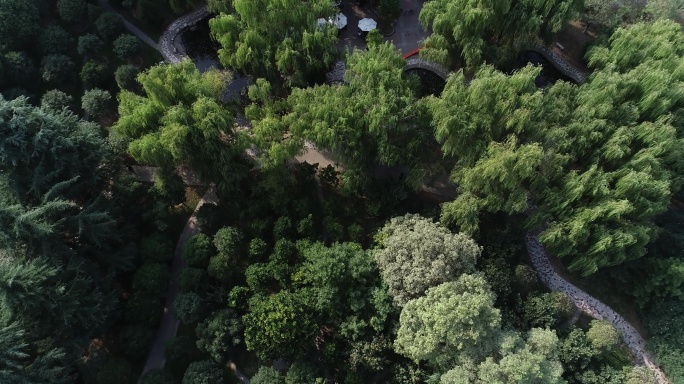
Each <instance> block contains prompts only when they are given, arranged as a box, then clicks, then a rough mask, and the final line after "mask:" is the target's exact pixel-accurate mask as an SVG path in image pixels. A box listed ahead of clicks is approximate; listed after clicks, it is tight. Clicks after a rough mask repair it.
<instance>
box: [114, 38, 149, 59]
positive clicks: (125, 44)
mask: <svg viewBox="0 0 684 384" xmlns="http://www.w3.org/2000/svg"><path fill="white" fill-rule="evenodd" d="M142 49H143V43H142V41H140V39H138V38H137V37H135V36H133V35H129V34H127V33H125V34H123V35H121V36H119V37H117V38H116V40H114V53H116V55H117V56H119V58H120V59H121V60H126V59H130V58H132V57H135V56H137V55H138V54H140V52H142Z"/></svg>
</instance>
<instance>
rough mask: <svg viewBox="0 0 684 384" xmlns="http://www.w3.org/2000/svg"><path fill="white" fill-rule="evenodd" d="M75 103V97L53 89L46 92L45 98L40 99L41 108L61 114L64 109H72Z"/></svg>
mask: <svg viewBox="0 0 684 384" xmlns="http://www.w3.org/2000/svg"><path fill="white" fill-rule="evenodd" d="M73 102H74V98H73V97H71V96H69V95H67V94H66V93H64V92H62V91H60V90H58V89H51V90H49V91H47V92H45V93H44V94H43V97H41V98H40V107H41V108H43V109H48V110H51V111H55V112H59V111H61V110H62V109H64V108H69V107H71V106H72V105H73V104H72V103H73Z"/></svg>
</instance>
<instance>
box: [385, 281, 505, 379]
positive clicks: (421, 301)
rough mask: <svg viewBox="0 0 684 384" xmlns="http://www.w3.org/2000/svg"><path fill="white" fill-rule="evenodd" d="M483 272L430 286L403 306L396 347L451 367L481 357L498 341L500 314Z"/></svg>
mask: <svg viewBox="0 0 684 384" xmlns="http://www.w3.org/2000/svg"><path fill="white" fill-rule="evenodd" d="M493 305H494V295H493V294H492V292H491V291H490V290H489V287H488V286H487V282H486V281H485V280H484V278H482V277H481V276H477V275H467V274H465V275H461V277H459V278H458V280H456V281H453V282H448V283H443V284H441V285H438V286H436V287H433V288H430V289H428V291H427V293H426V294H425V296H423V297H419V298H417V299H413V300H411V301H409V302H408V303H406V305H404V308H403V309H402V311H401V317H400V319H399V330H398V331H397V337H396V339H395V340H394V347H395V349H396V351H397V352H398V353H400V354H402V355H405V356H407V357H409V358H411V359H412V360H414V361H427V362H428V363H429V364H430V365H431V366H433V367H435V368H438V369H442V370H448V369H450V368H451V367H453V366H454V365H456V364H457V363H458V362H459V361H461V360H462V359H473V360H475V361H481V360H483V359H484V358H485V357H487V356H489V355H490V354H491V353H492V351H493V350H494V348H495V347H496V344H497V343H498V340H499V335H500V333H501V329H500V322H501V316H500V314H499V310H498V309H496V308H494V307H493Z"/></svg>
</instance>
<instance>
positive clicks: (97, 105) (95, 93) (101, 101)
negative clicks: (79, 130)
mask: <svg viewBox="0 0 684 384" xmlns="http://www.w3.org/2000/svg"><path fill="white" fill-rule="evenodd" d="M112 103H113V100H112V95H111V94H110V93H109V91H106V90H103V89H98V88H93V89H90V90H87V91H85V93H84V94H83V96H82V97H81V108H83V110H84V111H85V112H86V113H88V114H89V115H91V116H95V117H100V116H104V115H106V114H108V113H109V111H110V110H111V108H112Z"/></svg>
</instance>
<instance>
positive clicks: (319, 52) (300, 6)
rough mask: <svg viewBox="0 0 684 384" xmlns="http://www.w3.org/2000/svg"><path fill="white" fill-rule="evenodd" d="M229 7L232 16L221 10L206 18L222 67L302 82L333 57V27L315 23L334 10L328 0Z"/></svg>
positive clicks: (240, 1) (260, 0)
mask: <svg viewBox="0 0 684 384" xmlns="http://www.w3.org/2000/svg"><path fill="white" fill-rule="evenodd" d="M232 5H233V8H235V14H224V13H222V14H220V15H219V16H217V17H216V18H214V19H212V20H211V21H210V22H209V25H210V27H211V33H212V36H213V37H214V38H215V39H216V40H217V41H218V42H219V43H220V44H221V49H220V50H219V58H220V59H221V63H223V65H225V66H226V67H228V68H233V69H239V70H242V71H245V72H246V73H248V74H250V75H252V76H254V77H255V78H256V77H264V78H267V79H269V80H274V79H278V78H279V77H280V76H283V77H285V78H287V79H288V82H289V83H290V84H292V85H304V84H306V81H307V80H308V79H309V78H310V76H312V75H315V74H316V73H318V74H320V73H321V72H322V71H323V70H326V69H327V68H328V67H329V66H330V65H331V64H332V63H333V61H334V60H335V58H336V56H337V47H336V46H335V43H336V42H337V29H335V28H333V27H331V26H328V27H325V28H319V27H318V24H317V23H316V20H317V19H318V18H321V17H323V18H329V17H332V16H333V15H334V14H335V8H334V6H333V3H332V2H330V1H329V0H312V1H307V2H302V1H299V0H284V1H282V0H279V1H276V0H256V1H255V0H235V1H233V3H232Z"/></svg>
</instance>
